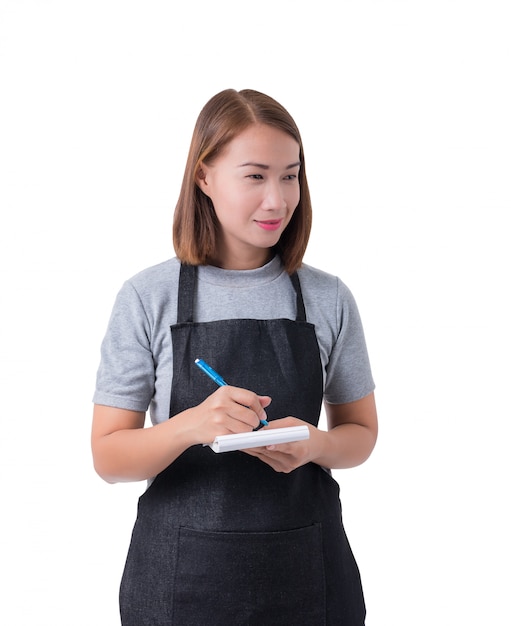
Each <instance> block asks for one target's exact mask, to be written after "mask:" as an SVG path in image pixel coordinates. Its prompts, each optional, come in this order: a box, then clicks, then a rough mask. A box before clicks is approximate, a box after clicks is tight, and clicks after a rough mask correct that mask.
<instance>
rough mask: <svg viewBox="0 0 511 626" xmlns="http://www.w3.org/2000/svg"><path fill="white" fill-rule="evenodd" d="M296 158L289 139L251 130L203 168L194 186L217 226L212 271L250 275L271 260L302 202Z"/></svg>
mask: <svg viewBox="0 0 511 626" xmlns="http://www.w3.org/2000/svg"><path fill="white" fill-rule="evenodd" d="M299 153H300V147H299V145H298V143H297V142H296V141H295V140H294V139H293V138H292V137H291V136H290V135H288V134H287V133H284V132H283V131H281V130H278V129H276V128H273V127H271V126H267V125H264V124H254V125H252V126H249V127H248V128H247V129H245V130H244V131H243V132H241V133H240V134H239V135H238V136H237V137H235V138H234V139H233V140H232V141H231V142H230V143H229V144H228V145H227V146H226V147H225V149H224V150H223V151H222V153H221V154H220V155H219V156H218V157H217V158H216V159H215V160H214V161H213V163H210V164H209V165H205V164H202V167H201V169H200V170H199V177H198V180H197V184H198V185H199V186H200V188H201V190H202V191H203V192H204V193H205V194H206V195H207V196H209V198H210V199H211V201H212V203H213V207H214V209H215V213H216V216H217V218H218V221H219V222H220V226H221V232H220V237H219V240H218V249H217V258H215V259H213V261H214V263H215V264H216V265H218V266H220V267H223V268H225V269H253V268H256V267H260V266H261V265H264V264H265V263H266V262H267V261H268V260H269V258H270V255H271V252H270V248H271V247H273V246H274V245H275V244H276V243H277V242H278V240H279V238H280V236H281V235H282V232H283V231H284V229H285V228H286V226H287V225H288V224H289V221H290V220H291V217H292V216H293V212H294V210H295V209H296V207H297V205H298V202H299V200H300V185H299V181H298V171H299V169H300V162H299Z"/></svg>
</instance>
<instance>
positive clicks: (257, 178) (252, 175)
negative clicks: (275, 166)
mask: <svg viewBox="0 0 511 626" xmlns="http://www.w3.org/2000/svg"><path fill="white" fill-rule="evenodd" d="M248 178H253V179H254V180H263V175H262V174H250V175H249V176H248Z"/></svg>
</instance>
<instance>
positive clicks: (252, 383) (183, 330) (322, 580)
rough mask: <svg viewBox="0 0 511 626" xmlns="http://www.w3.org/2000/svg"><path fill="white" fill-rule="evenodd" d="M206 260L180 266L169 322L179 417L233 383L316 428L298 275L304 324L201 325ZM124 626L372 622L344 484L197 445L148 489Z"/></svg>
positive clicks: (124, 596)
mask: <svg viewBox="0 0 511 626" xmlns="http://www.w3.org/2000/svg"><path fill="white" fill-rule="evenodd" d="M196 272H197V268H196V267H194V266H189V265H182V267H181V272H180V280H179V297H178V319H177V323H176V324H175V325H173V326H172V327H171V336H172V346H173V380H172V390H171V410H170V418H172V417H173V416H174V415H176V414H177V413H180V412H181V411H183V410H185V409H187V408H189V407H191V406H196V405H197V404H199V403H201V402H202V401H203V400H204V399H205V398H206V397H207V396H209V395H210V394H211V393H213V392H214V391H215V389H216V388H217V387H216V385H215V383H213V382H212V381H211V380H210V379H209V378H208V377H207V376H205V375H204V373H203V372H201V371H200V370H199V368H197V366H196V365H195V363H194V361H195V359H196V358H202V359H204V360H205V361H206V362H208V363H209V364H210V365H211V366H212V367H213V368H215V369H218V371H219V372H221V374H222V376H223V377H224V378H225V380H227V381H228V383H229V384H232V385H234V386H237V387H244V388H246V389H250V390H252V391H255V392H256V393H258V394H260V395H269V396H271V398H272V402H271V404H270V405H269V407H268V408H267V409H266V412H267V415H268V419H269V420H272V419H278V418H280V417H286V416H289V415H292V416H294V417H298V418H300V419H301V420H304V421H305V422H308V423H310V424H313V425H314V426H317V424H318V420H319V416H320V411H321V404H322V398H323V375H322V367H321V360H320V354H319V347H318V343H317V339H316V333H315V330H314V326H313V325H312V324H310V323H308V322H307V321H306V316H305V307H304V303H303V298H302V294H301V289H300V282H299V279H298V276H297V275H296V274H294V275H292V276H291V277H290V278H291V281H292V283H293V286H294V288H295V292H296V309H297V315H296V320H289V319H271V320H257V319H227V320H221V321H213V322H202V323H197V322H194V293H195V284H196ZM120 604H121V618H122V624H123V626H170V625H172V626H216V625H218V626H251V625H254V626H256V625H257V626H262V625H264V626H279V625H282V626H322V625H327V624H328V625H331V626H333V625H336V626H337V625H338V626H362V625H363V624H364V619H365V606H364V598H363V593H362V587H361V582H360V576H359V571H358V567H357V564H356V562H355V559H354V557H353V554H352V552H351V549H350V546H349V543H348V540H347V538H346V535H345V532H344V528H343V525H342V518H341V506H340V501H339V487H338V484H337V482H336V481H335V480H334V479H333V478H332V477H331V475H330V473H329V472H327V471H325V470H324V469H323V468H321V467H320V466H318V465H316V464H314V463H308V464H306V465H304V466H302V467H300V468H298V469H296V470H294V471H293V472H291V473H290V474H284V473H279V472H275V471H274V470H273V469H272V468H270V467H269V466H268V465H266V464H265V463H263V462H262V461H260V460H259V459H257V458H255V457H252V456H249V455H247V454H245V453H244V452H241V451H234V452H227V453H220V454H217V453H215V452H213V450H211V449H210V448H209V447H208V446H202V445H197V446H192V447H190V448H189V449H187V450H186V451H185V452H183V453H182V454H181V455H180V456H179V457H178V458H177V459H176V460H175V461H174V462H173V463H172V464H171V465H169V467H167V468H166V469H165V470H164V471H162V472H161V473H160V474H159V475H158V476H157V477H156V478H155V479H154V481H153V482H152V484H151V485H150V486H149V488H148V489H147V491H146V492H145V493H144V494H143V495H142V496H141V497H140V500H139V504H138V515H137V520H136V523H135V526H134V529H133V534H132V539H131V544H130V548H129V551H128V556H127V560H126V566H125V569H124V573H123V577H122V581H121V590H120Z"/></svg>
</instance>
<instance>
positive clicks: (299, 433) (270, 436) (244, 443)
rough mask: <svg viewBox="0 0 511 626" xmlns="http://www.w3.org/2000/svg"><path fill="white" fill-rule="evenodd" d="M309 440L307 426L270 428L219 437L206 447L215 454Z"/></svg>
mask: <svg viewBox="0 0 511 626" xmlns="http://www.w3.org/2000/svg"><path fill="white" fill-rule="evenodd" d="M308 438H309V429H308V428H307V426H289V427H288V428H272V429H269V430H266V429H264V428H263V429H261V430H254V431H252V432H249V433H235V434H233V435H219V436H218V437H216V439H215V441H213V442H212V443H208V444H204V445H208V446H209V447H210V448H211V449H212V450H214V451H215V452H231V451H232V450H245V449H246V448H257V447H258V446H270V445H272V444H274V443H287V442H288V441H300V440H302V439H308Z"/></svg>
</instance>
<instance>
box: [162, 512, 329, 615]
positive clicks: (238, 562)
mask: <svg viewBox="0 0 511 626" xmlns="http://www.w3.org/2000/svg"><path fill="white" fill-rule="evenodd" d="M172 623H173V624H179V625H180V626H192V625H197V624H208V625H211V626H212V625H214V624H218V625H220V624H221V625H222V626H225V625H226V624H233V625H234V624H236V626H245V625H251V624H257V625H258V626H260V624H272V626H278V625H283V626H284V625H285V626H289V625H290V624H293V626H311V625H313V626H321V625H322V624H325V574H324V566H323V549H322V540H321V524H314V525H312V526H308V527H306V528H299V529H295V530H288V531H278V532H256V533H238V532H210V531H200V530H193V529H190V528H180V530H179V541H178V554H177V563H176V572H175V579H174V602H173V621H172Z"/></svg>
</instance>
